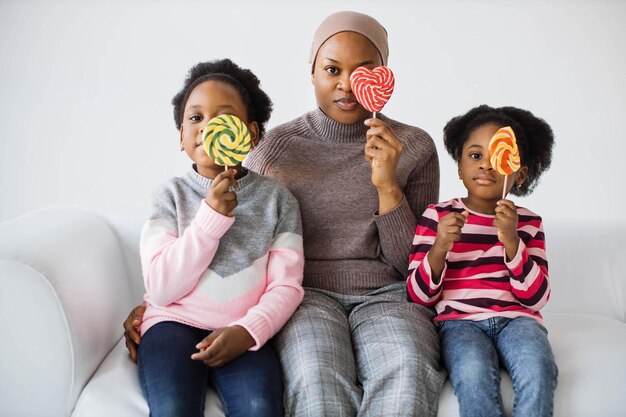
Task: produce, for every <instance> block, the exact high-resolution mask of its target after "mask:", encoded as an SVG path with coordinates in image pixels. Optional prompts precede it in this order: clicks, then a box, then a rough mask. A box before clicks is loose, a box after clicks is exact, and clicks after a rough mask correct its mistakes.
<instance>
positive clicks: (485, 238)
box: [407, 105, 557, 417]
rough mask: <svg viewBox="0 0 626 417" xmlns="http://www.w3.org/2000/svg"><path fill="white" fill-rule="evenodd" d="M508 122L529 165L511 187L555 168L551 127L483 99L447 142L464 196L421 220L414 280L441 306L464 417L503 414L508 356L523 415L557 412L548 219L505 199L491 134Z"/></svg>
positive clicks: (413, 290) (420, 298) (445, 357)
mask: <svg viewBox="0 0 626 417" xmlns="http://www.w3.org/2000/svg"><path fill="white" fill-rule="evenodd" d="M505 126H509V127H511V128H512V130H513V132H514V133H515V136H516V138H517V144H518V147H519V151H520V158H521V168H520V169H519V170H518V171H517V172H514V173H513V174H511V175H509V176H508V178H507V181H506V187H507V191H510V192H511V194H514V195H519V196H522V195H527V194H529V193H530V192H531V191H532V190H533V188H534V187H535V185H536V184H537V181H538V179H539V177H540V175H541V174H542V173H543V172H544V171H545V170H547V169H548V167H549V166H550V162H551V156H552V145H553V142H554V138H553V134H552V130H551V128H550V126H549V125H548V124H547V123H546V122H545V121H543V120H542V119H539V118H537V117H535V116H534V115H533V114H532V113H530V112H528V111H526V110H521V109H517V108H514V107H501V108H492V107H489V106H485V105H483V106H479V107H476V108H474V109H472V110H470V111H469V112H468V113H466V114H465V115H462V116H458V117H455V118H453V119H452V120H450V121H449V122H448V124H447V125H446V127H445V128H444V142H445V145H446V149H447V150H448V152H449V153H450V155H451V156H452V157H453V158H454V159H455V160H456V161H457V164H458V173H459V178H460V179H461V180H462V181H463V184H464V186H465V187H466V188H467V196H466V197H465V198H456V199H453V200H450V201H446V202H442V203H438V204H432V205H430V206H428V208H427V209H426V211H425V212H424V214H423V215H422V217H421V219H420V220H419V222H418V225H417V230H416V233H415V238H414V240H413V248H412V250H411V255H410V264H409V277H408V279H407V288H408V293H409V297H410V298H411V300H412V301H413V302H416V303H419V304H422V305H425V306H434V307H435V310H436V312H437V316H436V317H435V322H436V323H437V324H438V326H439V334H440V337H441V342H442V361H443V364H444V366H445V367H446V369H447V371H448V374H449V377H450V380H451V382H452V385H453V387H454V391H455V394H456V396H457V398H458V399H459V403H460V411H461V415H462V416H482V417H485V416H503V415H504V409H503V404H502V398H501V395H500V363H502V364H503V365H504V367H505V368H506V369H507V371H508V372H509V374H510V376H511V379H512V381H513V388H514V391H515V401H514V405H513V414H514V415H515V416H551V415H552V411H553V410H552V409H553V398H554V390H555V388H556V383H557V367H556V364H555V362H554V357H553V354H552V349H551V348H550V344H549V342H548V338H547V331H546V329H545V327H544V326H543V321H542V317H541V314H540V313H539V310H540V309H541V308H542V307H543V306H544V305H545V303H546V302H547V301H548V298H549V296H550V284H549V281H548V261H547V258H546V253H545V240H544V233H543V227H542V222H541V217H539V216H538V215H537V214H535V213H533V212H531V211H530V210H528V209H525V208H523V207H518V206H516V205H515V204H514V203H513V202H512V201H511V200H508V199H502V191H503V187H504V184H505V181H504V180H505V177H504V176H503V175H501V174H499V173H498V172H497V171H496V170H494V167H492V166H491V163H490V158H489V142H490V140H491V138H492V137H493V135H494V133H496V131H498V130H499V129H500V128H502V127H505Z"/></svg>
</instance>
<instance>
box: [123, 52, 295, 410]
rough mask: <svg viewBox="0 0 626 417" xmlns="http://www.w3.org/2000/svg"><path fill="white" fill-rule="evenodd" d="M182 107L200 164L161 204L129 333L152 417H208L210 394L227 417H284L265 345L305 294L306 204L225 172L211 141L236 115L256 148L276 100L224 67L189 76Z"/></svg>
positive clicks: (186, 139) (245, 73) (244, 73)
mask: <svg viewBox="0 0 626 417" xmlns="http://www.w3.org/2000/svg"><path fill="white" fill-rule="evenodd" d="M172 104H173V106H174V121H175V124H176V128H177V130H178V132H179V141H180V150H181V151H184V152H186V154H187V155H188V156H189V159H191V161H192V162H193V164H192V165H191V167H190V169H189V170H188V171H187V172H186V173H185V174H184V175H183V176H181V177H175V178H172V179H170V180H169V181H167V182H166V183H165V184H163V185H162V186H161V187H160V188H159V189H158V190H157V191H156V192H155V193H154V195H153V198H152V202H151V205H150V213H149V217H148V220H147V222H146V223H145V225H144V227H143V230H142V233H141V243H140V254H141V265H142V270H143V277H144V285H145V287H146V294H145V296H144V299H145V304H144V306H143V309H145V310H144V315H143V322H141V323H139V322H137V323H134V324H133V326H136V328H133V331H132V332H129V331H128V329H127V334H131V335H132V340H133V341H134V342H135V344H131V343H128V342H127V346H129V350H130V352H131V357H132V358H133V359H135V358H137V363H138V368H139V379H140V381H141V386H142V389H143V391H144V394H145V396H146V399H147V401H148V405H149V407H150V415H151V416H196V417H202V416H204V409H205V404H204V401H205V396H206V390H207V386H208V384H212V385H214V387H215V388H216V390H217V392H218V394H219V397H220V399H221V401H222V407H223V410H224V413H225V414H226V415H228V416H240V417H246V416H267V417H269V416H276V417H278V416H282V415H283V390H282V387H283V386H282V377H281V372H280V365H279V362H278V358H277V357H276V355H275V353H274V351H273V350H272V348H271V347H270V346H269V344H268V343H267V341H268V340H269V339H270V338H271V337H272V336H274V334H276V332H278V330H280V328H281V327H282V326H283V325H284V324H285V322H286V321H287V319H289V317H290V316H291V315H292V313H293V312H294V311H295V309H296V307H297V306H298V305H299V303H300V301H301V300H302V297H303V293H304V291H303V289H302V272H303V268H304V255H303V250H302V226H301V222H300V211H299V207H298V203H297V201H296V199H295V198H294V197H293V195H292V194H291V193H290V192H289V191H288V190H287V189H286V188H285V187H283V186H282V185H280V184H279V183H278V182H276V181H274V180H272V179H270V178H267V177H264V176H261V175H259V174H256V173H254V172H252V171H249V170H247V169H245V168H243V167H242V166H241V165H240V164H239V165H236V166H234V167H232V168H229V169H228V170H225V169H224V166H222V165H220V164H219V163H218V161H216V159H214V158H213V157H211V156H209V155H208V154H207V152H205V150H204V147H203V140H202V138H203V131H204V129H205V126H206V125H207V122H208V121H209V120H212V119H213V118H214V117H216V116H221V115H230V116H236V117H237V118H238V119H240V120H241V121H242V122H243V123H244V124H245V125H246V126H247V128H248V130H249V132H250V137H251V142H252V144H253V145H256V144H257V143H258V141H259V140H260V139H261V137H262V135H263V132H264V128H265V123H266V122H267V120H268V119H269V116H270V113H271V110H272V102H271V101H270V99H269V97H268V96H267V95H266V94H265V93H264V92H263V90H261V88H260V85H259V80H258V79H257V77H256V76H255V75H254V74H253V73H252V72H251V71H250V70H247V69H243V68H240V67H239V66H237V65H236V64H234V63H233V62H232V61H230V60H228V59H222V60H216V61H211V62H202V63H199V64H197V65H195V66H194V67H193V68H191V70H190V71H189V75H188V77H187V79H186V80H185V83H184V85H183V87H182V89H181V90H180V91H179V92H178V94H176V95H175V96H174V98H173V100H172ZM139 335H141V344H139V337H140V336H139ZM137 344H139V347H137V346H136V345H137Z"/></svg>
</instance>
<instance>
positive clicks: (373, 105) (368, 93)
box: [350, 66, 395, 112]
mask: <svg viewBox="0 0 626 417" xmlns="http://www.w3.org/2000/svg"><path fill="white" fill-rule="evenodd" d="M350 85H351V86H352V92H353V93H354V96H355V97H356V99H357V100H358V102H359V103H361V106H363V107H365V108H366V109H367V110H369V111H371V112H377V111H380V110H381V109H382V108H383V107H384V106H385V104H386V103H387V102H388V101H389V98H390V97H391V93H393V87H394V85H395V79H394V77H393V72H391V70H390V69H389V68H387V67H383V66H380V67H377V68H374V69H373V70H370V69H367V68H365V67H358V68H357V69H355V70H354V72H352V74H350Z"/></svg>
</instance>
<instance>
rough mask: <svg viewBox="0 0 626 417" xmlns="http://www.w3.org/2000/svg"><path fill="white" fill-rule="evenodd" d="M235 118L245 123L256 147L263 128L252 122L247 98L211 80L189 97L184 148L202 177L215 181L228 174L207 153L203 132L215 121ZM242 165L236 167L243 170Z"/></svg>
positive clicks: (182, 132) (183, 130)
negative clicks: (216, 119)
mask: <svg viewBox="0 0 626 417" xmlns="http://www.w3.org/2000/svg"><path fill="white" fill-rule="evenodd" d="M222 114H232V115H233V116H237V117H238V118H239V119H241V120H242V121H243V122H244V123H245V124H246V126H248V130H249V131H250V137H251V139H252V144H253V146H254V145H255V144H256V143H257V139H258V135H259V128H258V124H257V122H249V120H248V112H247V108H246V105H245V103H244V101H243V98H242V97H241V95H240V94H239V92H238V91H237V90H236V89H235V87H233V86H232V85H230V84H228V83H225V82H223V81H219V80H208V81H205V82H203V83H200V84H198V85H197V86H196V87H195V88H194V89H193V90H192V92H191V94H189V98H188V99H187V103H185V109H184V113H183V122H182V124H181V126H180V144H181V146H182V147H183V148H184V149H185V152H186V153H187V155H189V158H191V160H192V161H194V162H195V163H196V166H197V169H198V173H199V174H200V175H202V176H204V177H207V178H215V176H216V175H217V174H219V173H220V172H223V171H224V167H223V166H221V165H217V164H216V163H215V160H214V159H213V158H211V157H210V156H209V155H207V153H206V152H204V147H203V145H202V131H203V129H204V126H205V125H206V124H207V122H208V121H209V120H211V119H212V118H214V117H216V116H219V115H222ZM240 168H241V165H238V166H237V167H235V169H240Z"/></svg>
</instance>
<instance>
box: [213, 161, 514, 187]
mask: <svg viewBox="0 0 626 417" xmlns="http://www.w3.org/2000/svg"><path fill="white" fill-rule="evenodd" d="M224 172H228V165H224ZM505 184H506V182H505Z"/></svg>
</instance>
